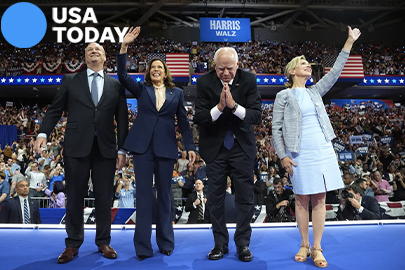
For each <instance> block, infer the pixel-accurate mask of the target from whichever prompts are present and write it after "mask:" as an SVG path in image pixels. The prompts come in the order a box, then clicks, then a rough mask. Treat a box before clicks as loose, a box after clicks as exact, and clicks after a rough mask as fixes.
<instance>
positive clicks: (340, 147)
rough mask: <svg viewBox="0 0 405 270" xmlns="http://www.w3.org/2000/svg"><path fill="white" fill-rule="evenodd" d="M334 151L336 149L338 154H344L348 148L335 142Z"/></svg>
mask: <svg viewBox="0 0 405 270" xmlns="http://www.w3.org/2000/svg"><path fill="white" fill-rule="evenodd" d="M333 149H335V150H336V152H339V153H340V152H344V151H346V147H345V146H344V145H343V144H341V143H340V142H336V141H335V142H333Z"/></svg>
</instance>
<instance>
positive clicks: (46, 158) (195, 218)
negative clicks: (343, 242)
mask: <svg viewBox="0 0 405 270" xmlns="http://www.w3.org/2000/svg"><path fill="white" fill-rule="evenodd" d="M139 33H140V27H136V28H131V29H130V30H129V32H128V33H127V34H126V36H125V37H124V41H123V43H122V44H121V45H120V51H119V54H118V55H117V58H116V61H117V63H116V64H117V74H118V78H119V82H118V81H117V80H115V79H113V78H112V77H111V76H109V75H108V74H106V73H105V72H104V68H105V66H106V65H108V62H107V54H106V51H105V48H104V47H103V46H101V45H100V44H97V43H90V44H88V45H87V46H86V48H85V50H84V53H85V56H84V58H85V63H86V65H87V68H86V70H83V71H82V72H80V73H77V74H67V75H66V76H65V77H64V79H63V81H62V84H61V89H60V90H59V91H58V93H57V94H56V97H55V99H54V100H53V102H52V104H51V105H50V106H46V107H44V108H42V109H41V108H39V106H38V105H34V106H33V107H32V108H31V107H28V106H24V105H23V104H20V106H9V105H10V103H9V102H8V103H7V105H8V107H6V108H3V107H1V108H0V116H1V120H2V122H3V123H5V124H7V125H13V126H16V127H17V129H18V133H17V134H18V139H19V140H18V141H15V142H13V143H12V145H6V146H5V147H4V150H3V149H2V150H1V153H0V154H1V156H0V159H1V160H0V180H1V181H0V192H1V197H0V200H1V201H0V203H1V204H2V208H3V209H2V210H1V211H0V221H2V222H7V221H8V220H10V218H11V217H12V214H11V213H12V212H13V211H14V212H15V211H16V210H15V209H14V210H11V209H12V206H13V205H16V206H17V207H16V209H17V212H18V211H19V212H21V211H22V213H23V217H22V219H21V222H22V223H26V224H29V223H31V222H38V221H34V220H33V219H32V218H34V217H36V216H37V215H36V214H35V213H33V212H31V213H30V211H29V210H30V209H31V210H35V211H36V212H39V211H38V207H37V205H38V204H37V203H35V204H34V203H33V201H32V200H33V199H35V198H38V197H40V198H43V197H45V196H48V198H49V199H48V205H49V207H52V208H60V207H64V206H65V205H66V220H65V222H66V223H65V224H66V232H67V234H68V237H67V238H66V240H65V245H66V248H65V250H64V251H63V252H62V253H61V254H60V256H59V257H58V260H57V261H58V263H67V262H70V261H71V260H73V257H74V256H76V255H77V254H78V251H79V248H80V246H81V245H82V243H83V241H84V229H83V226H82V223H83V213H84V212H83V200H84V198H85V197H92V196H93V197H94V198H95V215H96V217H97V219H96V221H95V222H96V228H97V230H96V237H95V243H96V245H97V246H98V251H99V252H100V253H102V255H103V256H104V257H106V258H108V259H115V258H117V252H116V251H115V250H114V249H113V248H112V247H111V246H110V241H111V235H110V231H111V206H113V204H114V202H113V201H114V199H116V200H117V203H118V206H119V207H131V208H132V207H134V206H135V200H137V204H136V224H137V226H136V230H135V234H134V245H135V250H136V256H137V258H138V259H139V260H141V261H142V260H145V259H147V258H150V257H152V256H153V248H152V244H151V231H152V223H153V222H155V223H156V242H157V245H158V247H159V252H160V253H162V254H164V255H166V256H170V255H171V254H172V252H173V249H174V231H173V226H172V224H173V223H175V222H176V219H177V218H176V217H175V216H177V215H175V211H173V210H174V209H176V206H175V197H174V194H176V196H178V194H179V191H180V190H181V197H182V200H183V201H182V205H183V206H185V211H187V212H190V215H189V220H188V223H205V222H210V223H211V224H212V227H213V236H214V241H215V246H214V248H213V249H212V250H211V251H210V252H209V254H208V259H210V260H219V259H222V258H223V257H224V255H225V254H227V253H229V248H228V244H229V233H228V230H227V227H226V222H227V221H228V222H229V220H227V216H229V215H228V214H227V213H228V212H229V210H230V209H232V208H233V209H234V212H235V213H236V224H237V226H236V230H235V236H234V241H235V245H236V247H237V250H236V251H237V255H238V259H239V260H241V261H244V262H249V261H251V260H252V259H253V255H252V253H251V251H250V249H249V244H250V238H251V233H252V228H251V226H250V223H251V222H252V219H254V216H256V215H254V211H255V209H259V210H260V209H261V207H262V205H266V212H267V216H266V219H265V221H266V222H286V221H297V224H298V226H299V229H300V230H299V231H300V235H301V238H302V239H301V240H302V241H301V245H300V249H299V252H298V253H297V254H296V255H295V260H296V261H298V262H304V261H306V260H307V257H308V256H311V257H312V259H313V261H314V263H315V265H316V266H318V267H322V268H323V267H326V266H327V265H328V263H327V261H326V259H325V258H324V256H323V250H322V248H321V239H322V234H323V229H324V224H325V215H326V204H338V205H339V207H338V211H337V213H336V219H338V220H348V219H380V218H388V216H387V215H385V213H384V209H382V208H381V204H382V203H383V202H388V201H403V200H404V195H405V184H404V180H403V176H404V175H403V171H404V168H405V164H404V158H403V156H405V151H403V144H404V143H405V134H404V133H405V132H404V131H405V129H403V113H404V107H403V106H401V105H399V106H396V107H395V108H387V109H385V110H382V109H381V107H380V106H375V105H374V104H373V103H371V102H369V103H364V104H363V105H362V106H361V107H357V106H356V107H355V106H353V107H350V108H348V109H346V108H343V110H340V109H338V108H336V107H334V106H332V104H329V105H328V106H324V103H323V101H322V96H323V95H324V94H325V93H326V92H327V91H329V89H331V87H332V86H333V85H334V83H335V82H336V81H337V79H338V77H339V74H340V72H341V70H342V69H343V66H344V64H345V62H346V61H347V59H348V57H349V54H350V51H351V50H352V45H353V44H354V42H355V41H356V40H357V39H358V38H359V36H360V35H361V32H360V30H359V29H357V28H355V29H351V27H350V26H348V38H347V40H346V42H345V44H344V46H343V48H342V50H341V51H340V52H339V56H338V57H337V59H336V62H335V64H334V67H333V68H332V70H331V71H330V72H329V73H328V74H327V75H325V76H324V77H323V78H322V79H321V80H319V81H318V82H317V83H316V84H315V85H313V86H311V87H309V88H306V87H305V84H306V81H307V80H308V79H309V78H310V77H311V76H312V74H313V72H312V68H311V65H310V61H311V62H313V61H314V59H318V58H321V59H319V60H322V57H323V56H324V55H325V54H335V53H337V52H338V51H337V50H336V49H335V48H334V47H332V49H331V50H334V51H333V52H332V51H328V50H329V48H326V47H322V46H321V47H318V46H316V45H314V44H310V42H306V44H307V45H306V46H312V47H314V48H312V49H311V51H312V53H311V54H309V53H308V54H309V55H308V59H306V58H305V57H304V56H298V57H294V58H293V59H292V60H291V61H289V62H288V63H286V62H285V60H286V59H289V58H291V57H292V56H294V55H295V54H296V52H295V51H294V52H293V51H290V50H289V49H287V48H285V47H282V46H281V47H280V46H278V47H277V48H278V50H275V51H271V50H270V51H271V52H269V53H267V52H266V50H267V49H268V48H266V49H265V47H262V46H261V45H263V44H262V43H260V42H259V43H254V44H253V46H252V44H247V45H246V44H245V45H243V47H237V49H238V51H239V54H238V52H237V50H236V49H235V48H233V47H221V48H218V49H217V48H213V51H214V50H215V54H214V55H213V62H214V63H215V72H209V73H206V74H204V75H202V76H201V77H200V78H199V79H198V81H197V94H196V100H195V104H194V105H193V107H192V108H191V109H190V110H189V111H188V112H187V111H186V109H185V107H184V96H183V92H182V90H181V89H179V88H177V87H175V85H174V83H173V82H172V78H171V75H170V69H169V68H168V66H167V65H166V63H165V62H164V61H163V60H162V59H160V58H155V59H152V60H151V61H149V62H148V63H147V67H146V70H147V73H146V75H145V81H144V82H137V81H134V80H133V78H132V77H130V76H128V74H127V67H126V66H128V65H130V63H128V55H127V54H128V53H129V51H131V50H133V49H134V48H133V47H134V44H135V48H136V47H137V45H136V44H138V41H136V40H137V37H138V35H139ZM153 42H155V43H153ZM152 43H153V44H152V45H150V46H149V49H151V50H154V49H153V48H154V47H160V42H159V41H157V40H152ZM173 44H175V43H173ZM211 45H212V44H211ZM256 45H257V46H256ZM140 46H143V44H142V45H140ZM162 46H163V47H162V50H166V49H167V47H168V46H171V45H168V44H166V45H163V44H162ZM196 46H197V47H196ZM214 47H215V45H214ZM253 47H254V48H255V50H256V51H255V50H254V49H253ZM292 47H293V46H292ZM292 47H290V48H292ZM304 47H305V46H304ZM302 48H303V46H298V47H297V49H298V51H299V50H301V49H302ZM149 49H145V48H144V47H142V51H143V52H144V51H149ZM177 49H179V48H177ZM198 49H201V48H198V45H193V46H191V47H189V50H190V53H191V55H195V56H196V58H194V57H193V61H194V60H197V61H199V59H198V58H201V57H204V56H206V57H209V56H208V55H210V54H212V53H213V51H212V52H211V51H209V52H206V51H205V50H203V51H201V50H200V51H198ZM262 49H263V50H264V51H263V50H262ZM318 49H319V52H321V53H322V54H323V56H322V57H321V56H319V55H318V54H317V50H318ZM281 51H283V52H284V54H283V55H281V54H280V52H281ZM55 52H56V49H55ZM308 52H309V50H308ZM314 52H315V54H314ZM109 53H110V52H109ZM251 53H253V54H252V56H253V55H254V57H259V58H260V59H261V60H260V61H262V60H265V61H266V59H267V62H266V65H261V64H259V65H256V67H257V68H258V69H257V70H256V69H255V68H256V67H255V66H254V65H253V66H252V62H249V61H244V60H245V59H249V57H251V56H250V55H251ZM271 53H275V54H274V55H272V54H271ZM285 54H287V55H286V56H285ZM132 55H137V53H136V52H133V51H132V54H130V55H129V57H132ZM317 55H318V56H317ZM273 56H274V57H273ZM140 57H145V55H141V56H140ZM282 57H285V58H284V60H282V59H281V58H282ZM287 57H288V58H287ZM59 58H60V56H59ZM109 59H110V60H111V59H112V58H109ZM238 59H239V60H238ZM386 60H388V59H386ZM129 61H130V60H129ZM276 62H277V64H278V65H279V66H278V68H279V70H280V72H283V73H284V74H285V76H287V78H288V82H287V83H286V84H285V85H286V87H287V89H285V90H282V91H280V92H279V93H277V96H276V99H275V101H274V106H271V107H269V108H268V109H263V108H261V107H262V106H263V105H262V101H261V97H260V93H259V91H258V90H257V86H256V83H255V82H256V78H255V76H254V74H252V73H251V72H247V71H246V69H249V71H253V72H259V69H260V70H262V71H263V72H264V71H265V70H266V69H267V70H269V69H270V68H273V67H272V64H273V63H276ZM238 63H240V68H238ZM196 66H197V67H198V66H199V64H197V65H196ZM44 67H45V69H46V70H49V68H50V66H49V65H48V64H46V65H44ZM54 67H55V69H56V68H57V66H56V65H55V66H54ZM193 67H194V66H193V63H191V64H190V69H191V68H193ZM51 69H52V68H51ZM130 69H131V68H130ZM276 69H277V68H276ZM276 69H275V70H276ZM373 72H374V71H373ZM124 87H125V88H126V89H127V90H128V91H130V92H131V93H132V94H133V95H134V96H135V97H136V98H137V99H138V102H139V103H138V109H137V111H136V112H133V111H131V110H129V109H128V107H127V106H126V105H127V104H126V102H125V91H124ZM221 88H222V90H221V92H220V94H219V89H221ZM290 88H291V89H292V90H291V89H290ZM86 90H90V92H88V91H86ZM231 90H232V92H231ZM106 93H107V94H106ZM291 99H295V100H296V102H290V101H291ZM17 108H18V109H17ZM65 111H66V112H68V118H67V115H66V114H65ZM128 119H130V122H131V123H129V121H128ZM197 126H198V127H197ZM336 135H337V137H336ZM29 136H30V137H29ZM359 138H360V139H359ZM344 150H345V151H344ZM342 151H344V152H343V153H344V155H341V152H342ZM196 152H197V153H198V154H197V155H196ZM338 160H339V162H338ZM253 161H254V162H253ZM6 163H7V164H6ZM114 171H115V173H114ZM370 175H371V177H370ZM384 178H386V180H385V179H384ZM170 180H172V183H171V184H170ZM108 186H111V187H112V188H113V190H110V189H109V188H106V187H108ZM205 187H208V189H207V190H205V189H204V188H205ZM113 194H114V196H113ZM206 194H207V195H206ZM229 195H230V196H232V195H233V198H231V199H229V198H230V196H229ZM9 197H13V198H14V199H9ZM66 197H67V198H66ZM227 198H228V199H227ZM110 199H112V200H111V202H110ZM169 201H171V203H168V202H169ZM232 202H233V205H234V207H232ZM28 205H29V206H28ZM255 205H256V207H255ZM401 206H402V205H401ZM180 208H181V207H180ZM18 209H20V210H18ZM233 217H235V215H233ZM153 220H155V221H153ZM311 220H312V224H313V232H314V233H313V244H312V245H311V241H310V240H309V233H308V230H309V221H311ZM311 246H312V248H311Z"/></svg>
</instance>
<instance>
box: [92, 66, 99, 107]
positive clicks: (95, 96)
mask: <svg viewBox="0 0 405 270" xmlns="http://www.w3.org/2000/svg"><path fill="white" fill-rule="evenodd" d="M99 75H100V74H98V73H97V72H94V73H93V81H92V82H91V99H92V100H93V103H94V105H95V106H97V104H98V87H97V77H98V76H99Z"/></svg>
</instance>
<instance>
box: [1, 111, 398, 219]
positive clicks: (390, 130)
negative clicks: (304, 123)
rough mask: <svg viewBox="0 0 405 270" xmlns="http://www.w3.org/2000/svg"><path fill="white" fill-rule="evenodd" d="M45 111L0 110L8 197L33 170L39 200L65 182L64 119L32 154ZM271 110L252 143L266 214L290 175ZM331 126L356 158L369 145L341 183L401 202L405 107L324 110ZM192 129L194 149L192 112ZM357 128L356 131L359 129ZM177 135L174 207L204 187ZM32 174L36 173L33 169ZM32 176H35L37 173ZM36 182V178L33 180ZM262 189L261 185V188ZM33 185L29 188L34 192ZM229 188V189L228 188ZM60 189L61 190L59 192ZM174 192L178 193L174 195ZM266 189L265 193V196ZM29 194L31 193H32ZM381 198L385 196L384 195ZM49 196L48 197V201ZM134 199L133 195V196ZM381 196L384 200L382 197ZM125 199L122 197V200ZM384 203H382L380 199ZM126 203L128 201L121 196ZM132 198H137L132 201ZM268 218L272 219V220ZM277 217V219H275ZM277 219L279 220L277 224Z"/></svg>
mask: <svg viewBox="0 0 405 270" xmlns="http://www.w3.org/2000/svg"><path fill="white" fill-rule="evenodd" d="M47 107H48V106H44V107H40V106H38V105H37V104H35V105H33V106H30V105H23V104H20V106H18V107H16V106H14V107H1V108H0V118H1V122H2V124H3V125H16V126H17V129H18V140H17V141H15V142H14V143H13V144H12V145H6V146H4V147H3V149H2V150H1V155H0V161H1V162H3V163H1V164H3V167H1V168H2V169H1V168H0V171H3V172H5V173H6V180H7V181H8V182H9V185H10V188H11V189H10V192H7V196H8V197H9V196H14V195H15V194H16V193H15V192H16V190H15V183H16V181H17V179H18V178H20V177H22V176H24V177H25V176H27V174H28V173H31V174H32V173H33V171H32V170H31V168H32V167H36V164H37V163H38V165H39V167H38V168H35V169H37V171H38V174H39V175H41V176H42V174H43V175H44V178H45V179H46V180H45V181H44V182H43V183H44V186H43V189H41V192H42V193H40V194H39V197H42V196H45V195H47V194H48V192H46V190H47V188H48V190H50V191H51V192H52V190H53V187H54V186H53V184H54V182H55V179H59V180H58V181H61V182H62V183H63V167H64V164H63V149H64V132H65V125H66V121H67V119H66V117H64V116H63V117H62V118H61V119H60V121H59V122H58V124H57V125H56V127H55V130H54V132H53V134H52V136H51V138H50V140H49V143H48V147H47V149H45V150H44V151H43V152H42V154H41V155H35V153H34V152H33V148H32V147H33V145H34V142H35V138H36V136H37V135H38V134H37V131H38V129H39V126H40V123H41V121H42V119H43V116H44V114H45V112H46V110H47ZM272 110H273V109H272V108H268V109H263V110H262V123H261V124H259V125H257V126H255V139H256V148H257V155H256V158H255V168H254V170H255V175H256V177H257V180H258V183H257V184H256V185H257V186H260V187H259V189H260V190H262V191H261V192H262V194H261V195H259V197H263V198H264V201H263V204H265V205H267V209H272V207H271V204H272V203H273V204H274V201H273V202H271V199H269V201H266V198H267V197H268V196H269V194H270V196H272V197H273V198H274V193H273V191H274V183H273V182H274V180H275V179H278V178H279V179H281V180H282V185H283V187H284V190H285V189H291V182H290V179H289V176H288V173H287V172H286V171H285V169H284V168H283V167H282V165H281V161H280V159H279V157H278V156H277V154H276V151H275V149H274V147H273V146H272ZM327 111H328V114H329V115H330V119H331V123H332V126H333V129H334V132H335V134H336V135H337V138H336V139H335V140H334V141H338V142H340V143H341V144H343V145H345V147H346V150H347V151H351V152H354V153H356V150H357V149H358V148H361V147H364V146H368V149H369V151H368V154H362V155H359V154H355V155H354V160H349V161H340V162H339V165H340V169H341V176H342V179H344V174H345V173H346V175H347V174H350V175H351V177H350V179H351V180H350V182H349V183H348V184H351V183H355V182H356V181H357V180H366V181H365V184H366V188H365V189H364V191H363V192H362V193H365V194H367V195H370V196H375V197H376V198H377V200H378V201H379V202H383V201H403V200H405V184H404V183H405V155H404V154H405V134H404V129H405V122H404V118H405V107H404V106H401V107H394V108H388V109H386V110H381V109H380V108H378V107H375V106H374V105H373V104H371V103H370V104H369V105H368V106H367V107H366V108H365V109H363V110H360V109H359V108H354V110H351V109H343V110H342V109H340V108H338V107H332V106H331V107H328V108H327ZM187 115H188V118H189V121H190V125H191V127H192V130H193V134H194V136H193V137H194V141H196V142H197V145H198V139H199V137H198V128H197V126H196V125H195V124H194V123H193V116H194V110H193V109H190V110H189V111H188V113H187ZM135 117H136V113H134V112H133V111H132V110H128V119H130V120H129V121H130V126H132V125H131V123H133V121H134V119H135ZM358 127H360V128H358ZM364 132H366V133H370V134H373V140H372V142H371V143H367V142H366V141H364V143H361V144H355V145H352V144H351V143H350V136H355V135H361V134H363V133H364ZM385 136H392V137H393V144H392V145H387V144H383V143H381V141H380V139H381V138H382V137H385ZM181 138H182V136H181V134H180V132H178V131H177V141H178V144H177V145H178V153H179V154H178V156H179V158H178V160H177V162H176V164H175V166H174V168H173V185H172V188H173V190H174V194H175V195H174V198H175V200H176V202H179V201H180V203H177V204H181V198H184V199H186V198H187V196H188V195H189V194H190V193H191V192H192V191H193V187H194V183H195V181H196V180H202V181H203V183H204V185H207V178H206V173H205V162H204V161H203V160H202V159H201V157H200V155H198V154H197V157H196V160H195V162H194V163H193V164H189V160H188V159H187V152H186V151H185V149H184V147H183V145H182V143H181ZM131 163H132V159H131V157H129V159H128V163H127V165H126V167H125V168H123V170H121V171H118V170H117V171H116V173H115V179H116V180H115V181H116V185H115V187H114V191H115V192H116V198H115V200H117V199H118V201H116V202H115V204H114V205H117V206H119V207H121V206H122V205H125V206H124V207H134V206H135V204H133V202H134V200H133V201H132V202H131V204H128V203H124V202H123V200H122V198H121V200H120V195H119V194H120V192H121V190H122V189H125V190H126V191H123V193H125V192H128V190H130V191H131V192H134V190H135V188H136V182H135V174H134V169H133V165H132V164H131ZM35 169H34V170H35ZM35 173H36V172H35ZM34 178H36V177H34ZM183 182H184V183H183ZM382 183H384V184H385V186H386V188H385V191H382V190H381V189H380V188H379V186H381V185H382ZM262 184H263V185H264V186H265V187H264V188H263V186H262ZM35 185H37V183H36V182H35V184H33V185H32V187H31V189H32V192H33V191H34V188H35ZM232 189H233V187H232ZM59 190H60V189H59ZM175 190H180V192H176V191H175ZM263 190H264V191H263ZM32 192H31V193H32ZM382 193H385V194H382ZM50 194H51V195H47V196H49V197H50V198H51V197H52V193H50ZM132 194H134V193H132ZM329 195H331V196H328V202H329V203H339V195H340V192H337V193H335V192H333V194H329ZM381 195H382V196H383V197H381ZM91 196H92V185H91V179H90V181H89V197H90V198H91ZM124 197H125V196H124ZM380 198H382V199H380ZM125 199H126V200H127V201H128V196H126V197H125ZM134 199H135V198H134ZM292 201H293V198H290V203H289V205H290V206H292V205H293V203H292ZM46 205H49V206H55V207H56V206H57V207H61V206H64V205H63V204H62V203H59V204H57V205H55V204H54V203H53V202H49V204H46ZM267 213H268V214H269V218H268V220H274V217H273V216H274V214H272V211H271V210H268V211H267ZM286 213H287V214H292V213H293V211H291V212H290V211H287V212H286ZM270 217H271V218H270ZM279 217H280V218H281V216H279ZM280 220H281V219H280Z"/></svg>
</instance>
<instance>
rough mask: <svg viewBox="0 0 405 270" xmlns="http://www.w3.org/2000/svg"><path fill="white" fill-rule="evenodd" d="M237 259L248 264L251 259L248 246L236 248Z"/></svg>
mask: <svg viewBox="0 0 405 270" xmlns="http://www.w3.org/2000/svg"><path fill="white" fill-rule="evenodd" d="M238 255H239V256H238V258H239V260H241V261H242V262H250V261H251V260H252V259H253V255H252V252H250V249H249V247H248V246H240V247H238Z"/></svg>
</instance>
